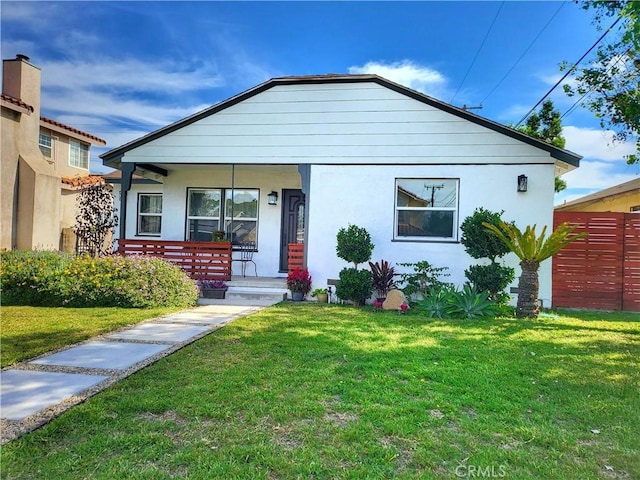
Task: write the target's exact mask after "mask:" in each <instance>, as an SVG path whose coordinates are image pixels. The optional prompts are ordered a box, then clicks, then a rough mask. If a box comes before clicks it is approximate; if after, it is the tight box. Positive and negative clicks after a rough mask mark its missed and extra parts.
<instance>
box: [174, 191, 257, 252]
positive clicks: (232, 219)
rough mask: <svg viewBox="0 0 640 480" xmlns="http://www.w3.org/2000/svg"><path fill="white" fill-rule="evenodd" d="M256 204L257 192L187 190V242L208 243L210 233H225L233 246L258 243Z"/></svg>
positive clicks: (211, 235) (210, 237) (211, 234)
mask: <svg viewBox="0 0 640 480" xmlns="http://www.w3.org/2000/svg"><path fill="white" fill-rule="evenodd" d="M223 199H224V208H223V205H222V204H223ZM258 203H259V190H258V189H250V188H235V189H230V188H227V189H224V188H189V189H188V190H187V232H186V238H187V240H196V241H206V242H210V241H211V239H212V238H213V232H215V231H224V232H225V236H226V238H229V239H231V241H232V243H233V244H238V243H241V242H245V241H253V242H257V240H258Z"/></svg>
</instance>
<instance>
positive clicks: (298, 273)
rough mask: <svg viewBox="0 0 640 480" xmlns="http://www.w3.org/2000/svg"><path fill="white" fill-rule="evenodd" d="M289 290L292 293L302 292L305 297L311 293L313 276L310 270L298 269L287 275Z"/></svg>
mask: <svg viewBox="0 0 640 480" xmlns="http://www.w3.org/2000/svg"><path fill="white" fill-rule="evenodd" d="M287 288H288V289H289V290H291V291H292V292H302V293H303V294H304V295H306V294H307V293H309V292H310V291H311V275H309V270H307V269H306V268H305V269H302V268H300V267H296V268H294V269H293V270H291V271H290V272H289V274H288V275H287Z"/></svg>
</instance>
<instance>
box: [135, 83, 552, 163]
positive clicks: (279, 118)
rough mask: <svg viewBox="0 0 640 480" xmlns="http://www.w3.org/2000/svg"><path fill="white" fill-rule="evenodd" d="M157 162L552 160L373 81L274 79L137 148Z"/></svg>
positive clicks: (139, 158) (141, 156)
mask: <svg viewBox="0 0 640 480" xmlns="http://www.w3.org/2000/svg"><path fill="white" fill-rule="evenodd" d="M124 160H125V161H135V162H144V163H147V162H153V163H230V162H233V163H282V164H294V163H329V164H330V163H340V164H347V163H356V164H376V163H381V164H382V163H384V164H387V163H416V164H422V163H434V162H438V163H447V162H452V163H521V162H522V163H549V164H551V163H554V160H553V159H552V158H551V157H550V155H549V153H548V152H545V151H543V150H541V149H538V148H535V147H533V146H531V145H528V144H526V143H524V142H521V141H519V140H517V139H514V138H511V137H509V136H507V135H503V134H501V133H498V132H496V131H494V130H492V129H490V128H487V127H484V126H482V125H480V124H477V123H474V122H471V121H469V120H466V119H464V118H462V117H459V116H456V115H453V114H451V113H448V112H445V111H443V110H440V109H438V108H435V107H434V106H431V105H428V104H426V103H424V102H421V101H418V100H415V99H413V98H411V97H409V96H407V95H404V94H402V93H399V92H397V91H394V90H392V89H389V88H386V87H385V86H382V85H379V84H377V83H374V82H366V83H365V82H362V83H337V84H332V83H329V84H294V85H275V86H273V87H272V88H269V89H267V90H265V91H263V92H260V93H258V94H256V95H254V96H251V97H249V98H247V99H245V100H243V101H241V102H239V103H235V104H233V105H230V106H229V107H227V108H224V109H222V110H220V111H218V112H216V113H213V114H211V115H209V116H206V117H204V118H201V119H199V120H197V121H195V122H193V123H191V124H189V125H185V126H184V127H182V128H180V129H178V130H175V131H172V132H170V133H167V134H166V135H164V136H161V137H159V138H156V139H153V140H151V141H149V142H148V143H146V144H144V145H141V146H139V147H136V148H133V149H132V150H130V151H128V152H127V153H126V154H125V158H124Z"/></svg>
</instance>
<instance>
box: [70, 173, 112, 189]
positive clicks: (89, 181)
mask: <svg viewBox="0 0 640 480" xmlns="http://www.w3.org/2000/svg"><path fill="white" fill-rule="evenodd" d="M60 180H62V183H63V184H64V185H69V186H71V187H86V186H87V185H98V184H101V183H105V181H104V177H103V176H102V175H75V176H73V177H60Z"/></svg>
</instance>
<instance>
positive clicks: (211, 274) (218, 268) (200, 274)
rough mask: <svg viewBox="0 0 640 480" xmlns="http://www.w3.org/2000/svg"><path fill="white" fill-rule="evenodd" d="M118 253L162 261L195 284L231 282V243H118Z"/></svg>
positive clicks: (141, 241)
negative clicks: (168, 263) (191, 279)
mask: <svg viewBox="0 0 640 480" xmlns="http://www.w3.org/2000/svg"><path fill="white" fill-rule="evenodd" d="M118 253H119V254H122V255H151V256H154V257H160V258H163V259H165V260H168V261H170V262H172V263H175V264H177V265H178V266H179V267H180V268H181V269H182V270H183V271H184V272H185V273H186V274H187V275H188V276H189V277H191V278H193V279H194V280H200V279H202V280H226V281H229V280H231V243H230V242H183V241H173V240H136V239H119V240H118Z"/></svg>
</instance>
